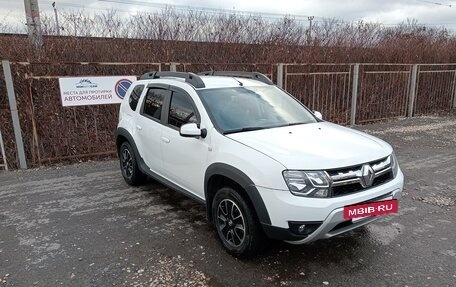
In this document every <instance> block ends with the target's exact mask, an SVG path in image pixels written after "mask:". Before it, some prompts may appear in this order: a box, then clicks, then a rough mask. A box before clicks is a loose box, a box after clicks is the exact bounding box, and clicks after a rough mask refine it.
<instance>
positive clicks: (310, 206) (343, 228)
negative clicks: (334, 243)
mask: <svg viewBox="0 0 456 287" xmlns="http://www.w3.org/2000/svg"><path fill="white" fill-rule="evenodd" d="M403 186H404V175H403V174H402V172H401V171H400V170H399V172H398V174H397V176H396V178H394V179H393V180H391V181H389V182H387V183H385V184H383V185H380V186H377V187H374V188H371V189H368V190H365V191H361V192H358V193H354V194H351V195H347V196H341V197H337V198H328V199H317V198H305V197H297V196H294V195H292V194H291V193H290V192H289V191H284V190H270V189H269V190H268V189H264V188H258V190H259V191H260V194H261V196H262V197H263V201H264V203H265V205H266V208H267V210H268V212H269V216H270V218H271V225H265V224H263V229H264V231H265V233H266V234H267V235H268V236H269V237H271V238H274V239H279V240H285V241H287V242H289V243H292V244H304V243H309V242H312V241H315V240H318V239H323V238H330V237H333V236H336V235H339V234H341V233H344V232H347V231H349V230H352V229H355V228H357V227H360V226H363V225H366V224H368V223H371V222H373V221H375V220H377V219H378V218H379V217H378V216H374V217H368V218H365V219H362V220H360V221H357V222H355V223H353V222H352V221H351V220H348V221H347V220H345V219H344V218H343V210H344V206H347V205H353V204H357V203H362V202H367V201H371V200H376V199H381V198H384V197H388V196H392V197H393V198H394V199H400V198H401V195H402V189H403ZM289 222H318V223H321V224H320V226H319V227H318V228H317V229H316V230H315V231H313V232H312V233H310V234H308V235H298V234H295V233H293V232H291V231H290V229H289Z"/></svg>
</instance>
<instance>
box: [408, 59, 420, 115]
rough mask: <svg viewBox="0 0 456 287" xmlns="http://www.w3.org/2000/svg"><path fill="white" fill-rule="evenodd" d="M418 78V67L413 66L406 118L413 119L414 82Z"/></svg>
mask: <svg viewBox="0 0 456 287" xmlns="http://www.w3.org/2000/svg"><path fill="white" fill-rule="evenodd" d="M417 78H418V65H417V64H415V65H413V66H412V79H411V81H410V94H409V101H408V112H407V117H413V111H414V109H415V100H416V84H417V82H416V80H417Z"/></svg>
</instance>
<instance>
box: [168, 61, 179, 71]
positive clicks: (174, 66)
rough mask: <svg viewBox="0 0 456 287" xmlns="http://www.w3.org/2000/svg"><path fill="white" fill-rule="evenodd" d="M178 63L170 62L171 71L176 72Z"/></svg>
mask: <svg viewBox="0 0 456 287" xmlns="http://www.w3.org/2000/svg"><path fill="white" fill-rule="evenodd" d="M177 64H178V63H170V64H169V71H170V72H176V71H177Z"/></svg>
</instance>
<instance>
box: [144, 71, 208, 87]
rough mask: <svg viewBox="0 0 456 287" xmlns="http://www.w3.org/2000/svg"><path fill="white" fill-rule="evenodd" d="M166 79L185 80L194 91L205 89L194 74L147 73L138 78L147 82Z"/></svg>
mask: <svg viewBox="0 0 456 287" xmlns="http://www.w3.org/2000/svg"><path fill="white" fill-rule="evenodd" d="M168 77H173V78H181V79H185V82H186V83H189V84H190V85H192V86H193V87H195V88H196V89H199V88H204V87H206V86H205V85H204V82H203V80H201V78H200V77H199V76H198V75H196V74H194V73H187V72H148V73H145V74H143V75H142V76H141V78H139V79H140V80H147V79H159V78H168Z"/></svg>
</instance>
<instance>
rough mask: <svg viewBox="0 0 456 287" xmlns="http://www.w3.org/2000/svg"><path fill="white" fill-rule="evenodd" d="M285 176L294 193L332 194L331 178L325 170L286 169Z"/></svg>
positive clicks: (301, 194) (299, 194)
mask: <svg viewBox="0 0 456 287" xmlns="http://www.w3.org/2000/svg"><path fill="white" fill-rule="evenodd" d="M283 178H284V179H285V182H286V183H287V185H288V188H289V189H290V191H291V193H293V194H294V195H298V196H307V197H319V198H324V197H328V196H329V194H330V192H329V190H330V187H329V183H330V179H329V176H328V174H327V173H326V172H325V171H301V170H285V171H284V172H283Z"/></svg>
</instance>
